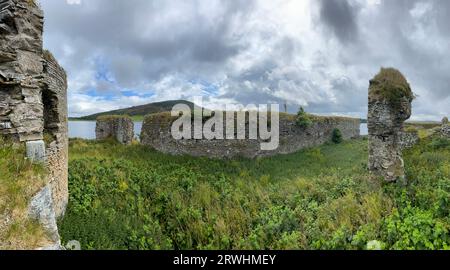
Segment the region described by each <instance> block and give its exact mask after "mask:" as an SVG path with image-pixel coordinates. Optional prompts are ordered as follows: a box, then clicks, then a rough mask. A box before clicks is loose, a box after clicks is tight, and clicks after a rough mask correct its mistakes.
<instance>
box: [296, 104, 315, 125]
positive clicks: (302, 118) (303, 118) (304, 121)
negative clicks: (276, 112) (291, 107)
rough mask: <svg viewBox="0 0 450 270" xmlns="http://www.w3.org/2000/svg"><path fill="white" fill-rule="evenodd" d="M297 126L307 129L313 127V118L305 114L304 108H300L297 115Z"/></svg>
mask: <svg viewBox="0 0 450 270" xmlns="http://www.w3.org/2000/svg"><path fill="white" fill-rule="evenodd" d="M296 124H297V125H298V126H300V127H303V128H306V127H309V126H310V125H312V120H311V117H310V116H309V115H308V114H307V113H306V112H305V110H304V109H303V107H300V109H299V111H298V113H297V119H296Z"/></svg>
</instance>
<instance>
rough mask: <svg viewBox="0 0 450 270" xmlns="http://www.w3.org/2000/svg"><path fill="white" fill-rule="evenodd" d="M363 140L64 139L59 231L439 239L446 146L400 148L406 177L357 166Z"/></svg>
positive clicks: (120, 239) (246, 238)
mask: <svg viewBox="0 0 450 270" xmlns="http://www.w3.org/2000/svg"><path fill="white" fill-rule="evenodd" d="M367 155H368V151H367V140H365V139H360V140H353V141H346V142H343V143H342V144H339V145H336V144H331V143H330V144H326V145H324V146H321V147H317V148H312V149H308V150H304V151H300V152H298V153H295V154H290V155H283V156H276V157H270V158H261V159H256V160H247V159H238V160H225V161H223V160H211V159H206V158H192V157H186V156H176V157H174V156H169V155H164V154H161V153H158V152H155V151H153V150H150V149H148V148H146V147H143V146H140V145H132V146H122V145H118V144H115V143H113V142H110V141H107V142H100V143H99V142H93V141H84V140H72V141H71V142H70V166H69V167H70V168H69V190H70V203H69V207H68V210H67V214H66V216H65V218H64V219H63V220H61V221H60V224H59V225H60V233H61V235H62V237H63V241H64V242H65V241H69V240H72V239H76V240H79V241H80V242H81V244H82V247H83V248H84V249H365V248H366V247H367V243H368V242H370V241H373V240H377V241H379V243H380V245H381V246H382V247H383V248H385V249H448V248H449V244H450V239H449V226H450V220H449V216H450V215H449V211H450V206H449V203H450V202H449V198H450V163H449V160H450V148H449V146H448V145H446V144H445V143H442V142H436V141H434V140H432V138H428V139H426V140H424V141H423V142H422V143H421V144H420V145H418V146H417V147H415V148H413V149H411V150H409V151H408V152H407V153H405V162H406V168H407V174H408V178H409V179H410V180H411V185H409V186H407V187H402V186H397V185H387V186H383V185H381V184H380V181H379V179H373V178H372V177H371V176H370V175H369V174H368V172H367V170H366V167H367Z"/></svg>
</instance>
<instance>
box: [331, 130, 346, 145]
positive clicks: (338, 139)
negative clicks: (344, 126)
mask: <svg viewBox="0 0 450 270" xmlns="http://www.w3.org/2000/svg"><path fill="white" fill-rule="evenodd" d="M343 140H344V139H343V137H342V132H341V130H340V129H338V128H335V129H334V130H333V134H332V135H331V141H332V142H334V143H335V144H339V143H342V141H343Z"/></svg>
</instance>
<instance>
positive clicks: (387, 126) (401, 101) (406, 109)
mask: <svg viewBox="0 0 450 270" xmlns="http://www.w3.org/2000/svg"><path fill="white" fill-rule="evenodd" d="M412 100H413V94H412V91H411V88H410V86H409V84H408V82H407V81H406V79H405V78H404V76H403V75H402V74H401V73H400V72H399V71H398V70H395V69H381V71H380V73H379V74H378V75H377V76H375V78H374V79H372V80H371V81H370V87H369V111H368V128H369V170H370V171H371V172H372V173H373V174H374V175H377V176H380V177H382V178H384V180H385V181H387V182H394V181H398V180H400V181H401V180H404V178H405V172H404V162H403V158H402V149H403V148H402V137H403V136H404V122H405V121H406V120H407V119H409V117H410V116H411V102H412Z"/></svg>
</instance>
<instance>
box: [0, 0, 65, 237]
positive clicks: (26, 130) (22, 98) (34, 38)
mask: <svg viewBox="0 0 450 270" xmlns="http://www.w3.org/2000/svg"><path fill="white" fill-rule="evenodd" d="M43 23H44V17H43V13H42V11H41V10H40V8H39V7H38V6H36V5H35V4H34V2H33V1H28V0H0V136H5V137H7V138H10V139H11V140H13V141H15V142H18V143H24V144H25V145H26V148H27V156H28V157H29V158H30V159H32V160H34V161H36V162H45V163H46V164H47V167H48V169H49V176H48V185H47V186H46V187H44V188H43V189H42V191H41V192H39V193H38V194H37V195H36V196H35V198H33V200H32V202H31V203H30V215H31V216H32V217H34V218H36V219H38V220H40V221H41V223H43V225H44V227H45V228H46V229H48V230H49V231H50V232H51V233H52V234H54V233H55V226H56V222H55V221H54V220H50V219H54V218H56V217H59V216H61V215H63V214H64V211H65V208H66V205H67V200H68V185H67V173H68V134H67V130H68V128H67V98H66V97H67V79H66V73H65V71H64V70H63V69H62V68H61V67H60V66H59V65H58V63H57V61H56V60H55V59H54V57H53V56H52V55H51V53H49V52H47V51H44V50H43V47H42V32H43ZM49 191H51V192H49ZM49 196H50V197H49ZM49 208H51V209H49ZM54 236H55V237H54V239H55V240H57V238H59V237H57V235H54Z"/></svg>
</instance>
